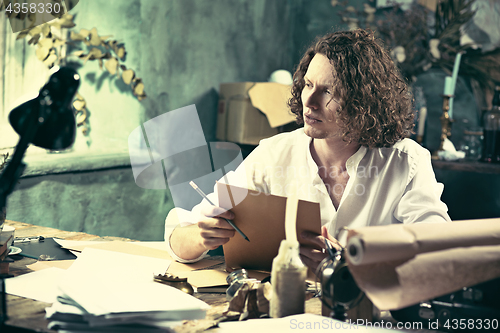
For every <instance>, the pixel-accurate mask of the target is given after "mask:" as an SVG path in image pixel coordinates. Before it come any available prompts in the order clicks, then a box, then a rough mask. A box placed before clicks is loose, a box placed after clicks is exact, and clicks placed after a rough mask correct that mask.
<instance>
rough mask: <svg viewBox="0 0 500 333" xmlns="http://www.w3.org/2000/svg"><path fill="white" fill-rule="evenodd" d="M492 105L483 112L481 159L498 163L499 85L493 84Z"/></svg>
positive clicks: (499, 154) (499, 151)
mask: <svg viewBox="0 0 500 333" xmlns="http://www.w3.org/2000/svg"><path fill="white" fill-rule="evenodd" d="M491 104H492V107H491V109H490V110H489V111H487V112H486V113H485V114H484V118H483V120H484V139H483V151H482V155H481V161H483V162H488V163H500V85H498V84H497V85H496V86H495V93H494V95H493V101H492V103H491Z"/></svg>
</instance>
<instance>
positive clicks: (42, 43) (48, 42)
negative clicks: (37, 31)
mask: <svg viewBox="0 0 500 333" xmlns="http://www.w3.org/2000/svg"><path fill="white" fill-rule="evenodd" d="M38 45H39V46H40V47H45V48H47V49H51V48H52V47H53V46H54V41H53V40H52V39H51V38H43V39H41V40H40V41H39V42H38Z"/></svg>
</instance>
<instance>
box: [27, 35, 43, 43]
mask: <svg viewBox="0 0 500 333" xmlns="http://www.w3.org/2000/svg"><path fill="white" fill-rule="evenodd" d="M41 37H42V35H40V34H38V35H35V36H33V37H32V38H31V39H30V40H29V41H28V45H32V44H33V45H36V44H38V41H39V40H40V38H41Z"/></svg>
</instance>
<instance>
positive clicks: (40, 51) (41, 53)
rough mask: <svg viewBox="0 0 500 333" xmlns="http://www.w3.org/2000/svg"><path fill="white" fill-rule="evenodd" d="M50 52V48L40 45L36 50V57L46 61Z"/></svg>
mask: <svg viewBox="0 0 500 333" xmlns="http://www.w3.org/2000/svg"><path fill="white" fill-rule="evenodd" d="M49 52H50V50H49V49H48V48H46V47H39V48H37V49H36V51H35V53H36V57H37V58H38V60H40V61H44V60H45V59H47V57H48V55H49Z"/></svg>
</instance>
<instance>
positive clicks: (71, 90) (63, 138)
mask: <svg viewBox="0 0 500 333" xmlns="http://www.w3.org/2000/svg"><path fill="white" fill-rule="evenodd" d="M79 85H80V76H79V75H78V73H77V72H76V71H75V70H74V69H72V68H69V67H61V68H58V69H57V70H56V71H55V72H54V73H53V74H52V75H51V76H50V78H49V80H48V82H47V83H46V84H45V85H44V86H43V87H42V89H40V93H39V94H38V96H37V97H36V98H34V99H32V100H29V101H27V102H25V103H23V104H21V105H19V106H18V107H16V108H15V109H13V110H12V111H11V112H10V114H9V121H10V124H11V125H12V127H13V128H14V130H15V131H16V132H17V133H18V134H19V142H18V143H17V145H16V148H15V151H14V155H13V156H12V159H11V160H10V162H9V164H8V165H7V166H6V167H5V169H4V171H3V172H2V174H1V175H0V215H4V214H5V208H6V204H7V197H8V195H9V194H10V193H12V191H13V189H14V186H15V184H16V183H17V180H18V179H19V177H20V176H21V174H22V173H23V171H24V168H25V167H26V165H25V164H24V163H23V162H22V159H23V156H24V153H25V152H26V149H27V148H28V146H29V145H30V144H34V145H35V146H38V147H41V148H45V149H50V150H63V149H66V148H69V147H70V146H71V145H72V144H73V142H74V141H75V134H76V121H75V116H74V112H73V109H72V107H71V103H72V101H73V98H74V96H75V94H76V92H77V90H78V86H79ZM3 222H4V221H3V220H1V221H0V232H1V228H2V227H3ZM2 286H3V279H2V281H1V285H0V289H1V290H0V292H1V296H2V298H1V299H0V331H1V332H4V330H5V331H6V332H10V331H9V327H8V326H5V325H4V321H5V320H6V317H7V316H6V304H5V290H4V288H2ZM11 330H12V329H11Z"/></svg>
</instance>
